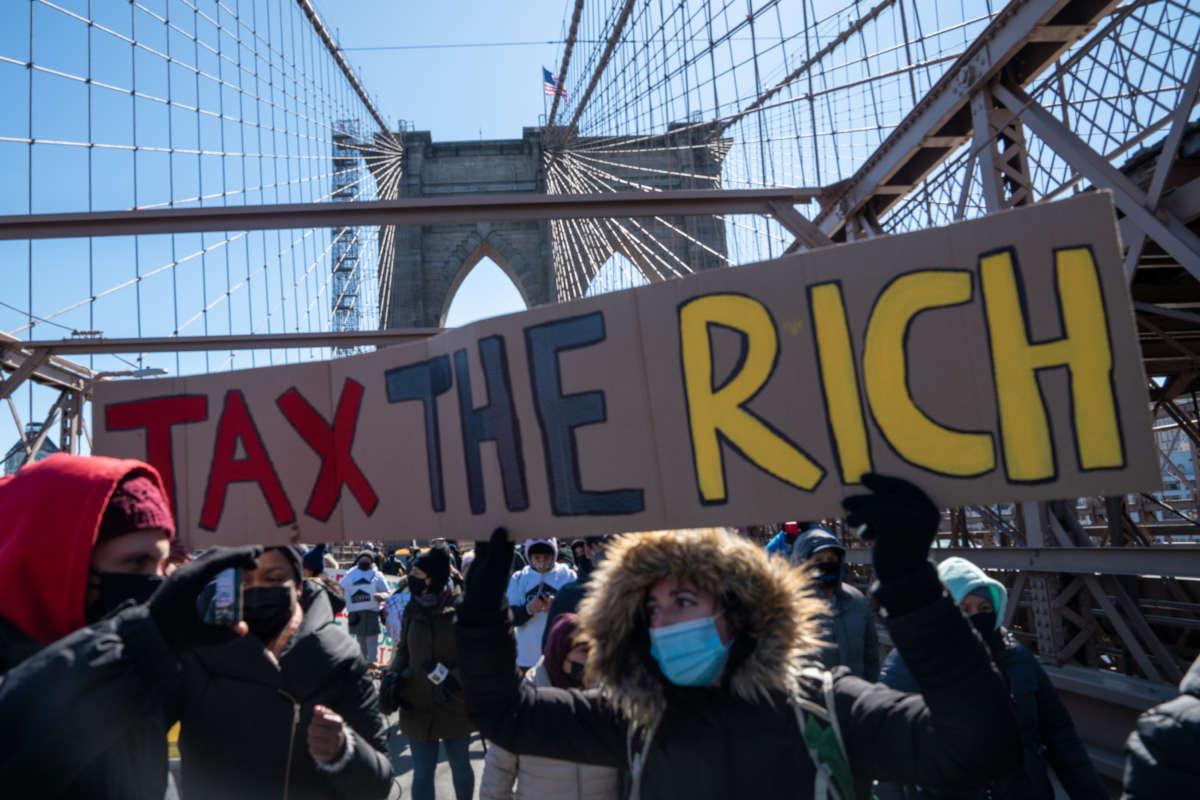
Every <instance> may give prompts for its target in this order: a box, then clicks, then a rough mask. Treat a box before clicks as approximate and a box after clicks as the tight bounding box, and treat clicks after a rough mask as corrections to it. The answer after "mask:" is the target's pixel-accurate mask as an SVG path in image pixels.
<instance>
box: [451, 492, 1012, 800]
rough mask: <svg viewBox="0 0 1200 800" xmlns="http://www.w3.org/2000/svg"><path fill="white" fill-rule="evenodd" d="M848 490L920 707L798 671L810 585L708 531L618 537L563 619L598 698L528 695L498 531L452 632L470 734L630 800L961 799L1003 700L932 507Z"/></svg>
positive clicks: (1006, 751)
mask: <svg viewBox="0 0 1200 800" xmlns="http://www.w3.org/2000/svg"><path fill="white" fill-rule="evenodd" d="M862 483H863V484H864V485H865V486H866V487H867V488H868V489H871V490H873V492H874V493H873V494H871V495H857V496H853V497H848V498H846V500H844V501H843V505H844V506H845V507H846V508H847V510H848V511H850V514H849V516H848V517H847V522H848V524H849V525H851V526H852V527H855V528H860V526H862V527H861V528H860V529H861V530H864V531H865V534H866V536H869V537H870V538H871V540H872V542H873V549H874V554H873V560H874V564H875V569H876V574H877V576H878V578H879V586H878V587H877V588H876V589H875V591H874V593H875V596H876V597H877V598H878V599H879V601H880V603H881V605H882V606H883V608H884V609H885V610H886V611H887V614H888V619H889V632H890V633H891V636H892V639H893V641H894V642H895V644H896V646H897V647H898V648H899V649H900V650H901V652H903V653H904V655H905V659H906V661H907V662H908V664H909V667H910V669H912V671H913V673H914V675H916V676H917V679H918V682H919V684H920V686H921V694H904V693H901V692H896V691H893V690H891V689H888V688H886V687H884V686H881V685H880V684H877V683H870V682H868V681H865V680H863V679H861V678H857V677H854V676H853V675H851V674H850V673H849V671H848V670H846V669H845V668H844V667H839V668H837V669H835V670H834V671H832V672H829V671H827V670H825V669H823V668H821V667H820V666H819V664H816V663H814V662H813V661H812V658H811V653H812V651H813V650H814V649H815V648H816V647H817V646H818V642H817V640H816V638H815V637H816V634H817V631H818V626H817V616H818V615H819V614H820V613H821V611H822V609H821V604H820V602H819V601H818V600H816V599H815V598H814V597H813V596H812V591H811V584H810V581H811V578H810V577H809V576H808V575H806V574H805V573H803V572H801V571H800V570H793V569H792V568H791V567H790V566H789V565H788V564H787V562H786V561H784V560H783V559H778V558H770V557H769V556H768V555H767V554H766V553H765V552H764V551H763V549H762V548H760V547H757V546H755V545H754V544H753V543H751V542H750V541H748V540H746V539H744V538H739V537H737V536H735V535H733V534H731V533H729V532H728V531H725V530H723V529H721V530H718V529H703V530H688V531H659V532H655V533H642V534H629V535H625V536H621V537H619V538H618V539H617V540H616V541H615V542H614V543H613V544H611V545H610V546H609V547H608V549H607V550H606V553H605V559H604V561H603V562H602V563H601V565H600V567H599V569H598V570H597V571H596V574H595V577H594V578H593V579H592V580H593V586H592V589H591V591H590V592H589V593H588V596H587V597H586V598H585V599H584V601H583V603H582V604H581V605H580V610H579V615H580V627H581V631H582V637H583V640H584V641H586V642H587V643H588V645H589V650H588V663H587V668H586V680H587V681H588V683H591V682H593V681H595V682H597V684H598V685H599V687H600V688H599V689H597V690H586V691H579V690H573V689H572V690H563V689H553V688H551V689H546V688H536V689H535V688H533V687H531V686H529V685H527V684H524V683H523V682H522V680H521V675H520V673H519V672H518V671H517V670H516V668H515V666H516V656H515V641H514V637H513V630H512V624H511V621H510V619H509V613H508V610H507V608H506V607H505V597H504V585H505V583H506V582H507V579H508V565H509V563H510V555H509V550H508V548H509V547H510V544H509V542H508V534H507V532H506V531H505V530H504V529H502V528H501V529H498V530H497V531H496V532H495V533H494V534H493V535H492V540H491V542H490V543H483V542H481V543H480V544H479V545H478V546H477V550H478V551H479V555H478V556H477V557H476V561H475V565H474V566H473V567H472V568H471V574H470V579H469V580H468V582H467V591H466V597H465V599H464V601H463V604H462V607H461V609H460V611H459V616H458V624H457V633H458V641H459V647H458V654H459V664H460V668H461V670H462V676H463V686H464V688H465V690H466V694H467V705H468V708H469V709H470V710H471V715H472V719H474V720H475V721H476V722H477V723H478V725H479V727H480V731H481V732H482V733H483V735H484V736H485V737H486V738H487V739H488V740H490V741H494V742H496V743H497V744H499V745H500V746H501V747H503V748H505V749H506V750H508V751H510V752H513V753H517V754H519V755H535V756H543V757H547V758H557V759H563V760H572V761H581V762H584V763H591V764H602V765H608V766H614V767H618V768H621V769H625V770H628V771H629V773H630V776H631V784H632V785H631V792H632V794H631V796H632V797H635V798H640V799H641V800H649V799H651V798H653V799H654V800H657V799H658V798H694V797H714V796H723V797H740V796H743V795H744V794H746V793H752V794H753V795H754V796H755V797H756V798H759V799H760V800H769V799H770V798H784V797H787V798H809V797H812V798H819V799H820V800H824V798H827V797H831V796H838V797H840V798H842V800H849V799H850V798H853V797H860V798H866V797H868V796H869V792H870V782H871V779H872V778H876V777H878V778H884V779H890V780H898V781H902V782H905V783H938V784H949V785H953V786H955V787H972V786H978V785H982V784H985V783H987V781H988V780H990V779H991V778H993V777H995V776H998V775H1003V774H1006V773H1008V772H1010V771H1011V770H1012V769H1014V768H1015V766H1016V765H1017V764H1019V763H1020V757H1021V746H1020V739H1019V736H1018V733H1017V724H1016V719H1015V717H1014V715H1013V710H1012V706H1011V704H1010V702H1009V698H1008V691H1007V689H1006V687H1005V685H1004V681H1003V679H1002V678H1001V677H1000V675H999V674H998V673H997V671H996V669H995V666H994V665H993V664H992V661H991V659H990V657H989V655H988V651H987V649H986V647H985V646H984V644H983V642H981V641H980V640H979V638H978V637H977V636H975V634H974V633H973V631H972V630H971V625H970V623H969V622H967V620H966V618H965V617H964V616H963V614H962V612H961V611H960V610H959V609H958V608H957V607H956V606H955V605H954V603H953V601H951V600H950V598H949V597H947V596H946V595H945V592H944V589H943V587H942V585H941V583H940V582H939V581H938V579H937V575H936V573H935V572H934V569H933V566H932V565H931V564H930V563H929V562H928V560H927V556H928V550H929V546H930V544H931V543H932V541H933V537H934V534H935V533H936V531H937V524H938V521H939V518H940V515H939V513H938V510H937V508H936V507H935V506H934V505H933V503H932V502H931V501H930V500H929V498H928V497H927V496H926V495H925V494H924V493H923V492H921V491H920V490H919V489H917V488H916V487H915V486H913V485H912V484H910V483H908V482H906V481H903V480H900V479H896V478H886V477H883V476H878V475H872V474H867V475H864V476H863V478H862Z"/></svg>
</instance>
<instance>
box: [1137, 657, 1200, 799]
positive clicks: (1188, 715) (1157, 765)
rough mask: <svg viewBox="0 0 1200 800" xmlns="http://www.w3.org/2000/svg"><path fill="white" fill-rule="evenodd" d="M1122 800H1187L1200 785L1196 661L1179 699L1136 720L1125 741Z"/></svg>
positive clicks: (1199, 673)
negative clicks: (1185, 799)
mask: <svg viewBox="0 0 1200 800" xmlns="http://www.w3.org/2000/svg"><path fill="white" fill-rule="evenodd" d="M1125 750H1126V759H1125V793H1124V794H1122V795H1121V800H1156V798H1160V797H1167V798H1177V797H1187V796H1189V795H1191V794H1192V793H1193V792H1195V791H1196V787H1197V786H1198V785H1200V764H1198V763H1197V758H1196V756H1197V754H1200V657H1198V658H1197V659H1196V660H1195V661H1193V662H1192V666H1191V668H1190V669H1189V670H1188V671H1187V674H1185V675H1184V676H1183V680H1182V681H1180V682H1179V696H1178V697H1176V698H1173V699H1171V700H1168V701H1167V702H1165V703H1159V704H1158V705H1156V706H1155V707H1154V708H1151V709H1150V710H1149V711H1146V712H1145V713H1144V714H1142V715H1141V716H1140V717H1138V721H1137V727H1135V728H1134V729H1133V733H1131V734H1129V739H1128V740H1126V742H1125Z"/></svg>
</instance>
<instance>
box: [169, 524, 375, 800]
mask: <svg viewBox="0 0 1200 800" xmlns="http://www.w3.org/2000/svg"><path fill="white" fill-rule="evenodd" d="M243 616H244V619H245V621H246V623H247V625H248V626H249V628H250V635H248V636H246V637H244V638H241V639H237V640H235V641H232V642H229V643H227V644H224V645H220V646H217V647H207V648H198V649H196V650H194V651H193V652H192V653H191V654H189V656H188V657H187V658H185V659H184V670H183V681H182V685H183V689H182V692H181V695H180V700H179V706H178V707H177V708H176V709H175V711H176V716H177V718H178V719H179V720H180V722H181V732H180V737H179V750H180V755H181V756H182V790H183V794H184V796H185V797H201V798H203V797H223V798H247V799H248V800H249V798H258V797H281V796H282V797H286V798H289V800H296V799H297V798H314V800H315V799H316V798H321V799H322V800H324V799H325V798H330V799H332V798H347V800H349V799H350V798H355V800H358V799H361V800H369V799H370V798H380V799H382V798H386V797H387V795H388V791H389V789H390V788H391V783H392V767H391V762H390V761H389V760H388V757H387V736H386V728H387V724H386V722H385V720H384V717H383V714H382V712H381V711H380V709H379V696H378V694H377V693H376V691H375V684H374V683H373V681H372V680H371V678H370V676H369V675H368V673H367V664H366V662H365V661H364V660H363V658H362V656H361V655H360V653H359V650H358V648H357V647H356V646H355V644H354V642H353V641H352V640H351V639H350V638H349V637H347V636H346V634H345V633H344V632H343V631H342V630H341V629H339V628H338V627H337V626H336V625H335V624H334V621H333V611H332V609H331V608H330V605H329V597H328V595H327V594H326V592H325V591H324V590H323V589H322V588H321V587H319V586H317V585H316V584H314V583H313V582H311V581H305V580H303V579H302V578H301V561H300V553H299V552H298V551H297V550H296V549H295V548H292V547H272V548H268V549H266V550H265V551H264V552H263V554H262V555H261V556H260V557H259V562H258V568H257V569H254V570H249V571H247V572H245V573H244V580H243Z"/></svg>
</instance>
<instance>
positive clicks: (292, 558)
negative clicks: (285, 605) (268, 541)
mask: <svg viewBox="0 0 1200 800" xmlns="http://www.w3.org/2000/svg"><path fill="white" fill-rule="evenodd" d="M267 549H268V550H278V551H279V552H281V553H283V557H284V558H286V559H287V560H288V563H289V564H291V565H292V572H293V573H295V575H296V583H297V584H299V583H300V581H301V580H303V579H304V573H303V572H301V571H300V565H301V563H302V562H303V559H304V555H303V554H302V553H301V552H300V548H299V547H296V546H295V545H287V546H286V547H268V548H267Z"/></svg>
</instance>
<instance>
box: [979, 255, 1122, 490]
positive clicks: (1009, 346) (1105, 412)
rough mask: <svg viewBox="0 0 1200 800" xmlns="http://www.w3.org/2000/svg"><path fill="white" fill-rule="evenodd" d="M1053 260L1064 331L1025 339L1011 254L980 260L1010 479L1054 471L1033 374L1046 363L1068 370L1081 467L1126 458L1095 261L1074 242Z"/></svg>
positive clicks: (1043, 477) (1112, 463)
mask: <svg viewBox="0 0 1200 800" xmlns="http://www.w3.org/2000/svg"><path fill="white" fill-rule="evenodd" d="M1054 266H1055V277H1056V280H1057V284H1058V298H1059V305H1060V307H1061V308H1062V314H1063V319H1062V326H1063V334H1064V335H1063V337H1062V338H1060V339H1055V340H1053V341H1050V342H1043V343H1041V344H1030V342H1029V331H1028V330H1027V329H1026V327H1025V318H1024V315H1023V314H1022V309H1021V298H1020V295H1019V294H1018V292H1017V279H1016V274H1015V267H1014V265H1013V260H1012V255H1011V254H1010V253H1008V252H1000V253H994V254H992V255H989V256H985V257H984V258H982V259H980V261H979V273H980V280H981V285H982V288H983V297H984V301H985V303H986V308H987V323H988V337H989V339H990V340H991V345H992V371H993V373H994V374H995V380H996V402H997V405H998V406H999V411H1000V434H1001V441H1002V444H1003V446H1004V463H1005V469H1006V473H1007V475H1008V477H1009V479H1010V480H1013V481H1043V480H1049V479H1051V478H1053V477H1055V468H1054V442H1053V440H1052V438H1051V436H1050V423H1049V421H1048V420H1047V418H1046V409H1045V406H1044V405H1043V404H1042V397H1041V393H1040V392H1039V391H1038V381H1037V372H1036V370H1039V369H1044V368H1047V367H1059V366H1065V367H1067V368H1069V369H1070V372H1071V402H1072V407H1073V410H1074V423H1075V430H1074V434H1075V441H1076V446H1077V447H1078V452H1079V464H1080V467H1081V468H1082V469H1105V468H1110V467H1120V466H1122V465H1123V464H1124V463H1125V454H1124V449H1123V447H1122V443H1121V431H1120V427H1119V424H1118V422H1117V410H1116V400H1115V398H1114V397H1113V386H1112V351H1111V349H1110V347H1109V343H1108V323H1107V320H1106V318H1105V312H1104V299H1103V297H1102V295H1101V293H1100V276H1099V274H1098V272H1097V270H1096V264H1095V262H1094V261H1093V260H1092V254H1091V251H1089V250H1088V249H1087V248H1084V247H1076V248H1071V249H1067V250H1059V251H1058V252H1057V253H1056V255H1055V260H1054Z"/></svg>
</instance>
